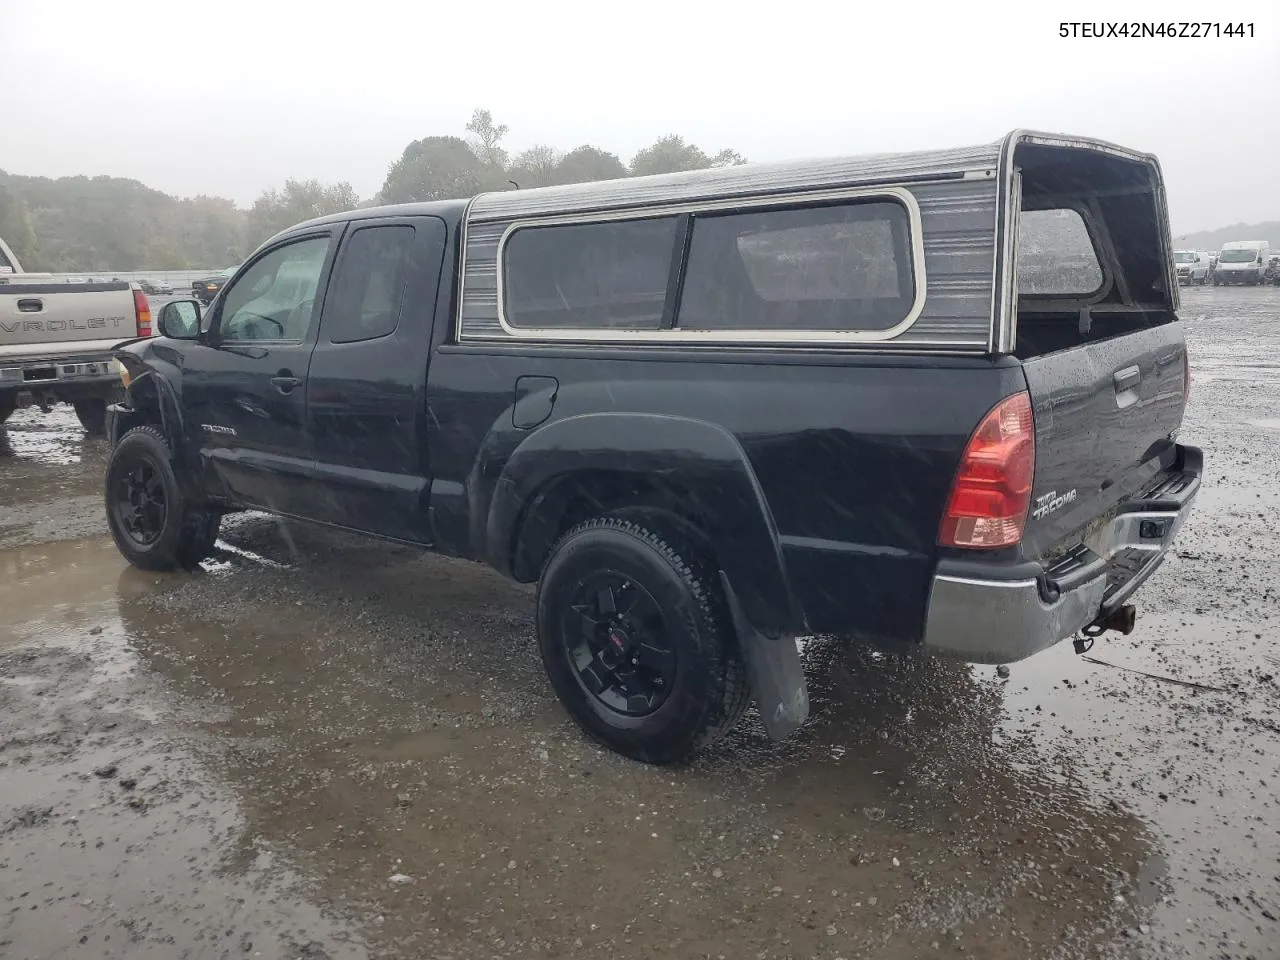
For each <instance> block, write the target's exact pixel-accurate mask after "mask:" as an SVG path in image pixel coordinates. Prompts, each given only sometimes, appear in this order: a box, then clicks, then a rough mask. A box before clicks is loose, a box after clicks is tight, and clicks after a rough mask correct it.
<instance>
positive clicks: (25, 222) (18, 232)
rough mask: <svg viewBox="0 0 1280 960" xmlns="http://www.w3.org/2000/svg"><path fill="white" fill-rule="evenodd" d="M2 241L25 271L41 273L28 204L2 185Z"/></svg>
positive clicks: (0, 189)
mask: <svg viewBox="0 0 1280 960" xmlns="http://www.w3.org/2000/svg"><path fill="white" fill-rule="evenodd" d="M0 240H3V241H4V242H5V243H6V244H8V246H9V249H10V250H12V251H13V255H14V256H15V257H17V258H18V266H20V267H22V269H24V270H29V271H39V269H40V251H39V248H38V247H37V246H36V234H35V230H34V229H33V228H32V226H31V214H30V212H29V211H28V210H27V205H26V203H24V202H23V200H22V198H21V197H20V196H18V195H16V194H15V193H14V192H13V191H12V190H10V189H9V188H8V187H7V186H6V185H4V184H3V183H0Z"/></svg>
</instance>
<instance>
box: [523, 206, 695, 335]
mask: <svg viewBox="0 0 1280 960" xmlns="http://www.w3.org/2000/svg"><path fill="white" fill-rule="evenodd" d="M676 224H677V218H675V217H657V218H653V219H647V220H614V221H606V222H602V223H574V224H555V225H549V226H545V227H521V228H518V229H516V230H515V231H514V232H513V233H512V234H511V235H510V236H509V237H508V238H507V240H506V244H505V249H504V256H503V267H502V269H503V293H502V306H503V315H504V317H505V319H506V322H507V323H508V324H510V325H511V326H513V327H524V328H570V329H614V330H618V329H621V330H657V329H658V328H659V326H660V324H661V322H662V309H663V305H664V303H665V302H666V297H667V281H668V279H669V277H670V273H671V260H672V256H673V253H674V248H675V242H676Z"/></svg>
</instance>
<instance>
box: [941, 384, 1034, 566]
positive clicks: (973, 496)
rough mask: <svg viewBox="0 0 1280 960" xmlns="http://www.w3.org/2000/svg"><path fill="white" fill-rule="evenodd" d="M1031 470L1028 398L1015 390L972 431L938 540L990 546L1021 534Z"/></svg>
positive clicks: (1031, 426) (1028, 502) (957, 544)
mask: <svg viewBox="0 0 1280 960" xmlns="http://www.w3.org/2000/svg"><path fill="white" fill-rule="evenodd" d="M1035 472H1036V436H1035V423H1034V420H1033V418H1032V415H1031V397H1030V396H1028V395H1027V394H1026V393H1015V394H1014V395H1013V396H1011V397H1006V398H1005V399H1003V400H1001V401H1000V402H999V403H998V404H996V405H995V406H994V407H993V408H992V409H991V411H990V412H989V413H988V414H987V415H986V416H985V417H983V418H982V422H981V423H980V424H978V428H977V429H976V430H974V431H973V435H972V436H971V437H970V438H969V443H968V444H967V445H966V446H965V448H964V455H963V456H962V457H961V458H960V466H959V468H958V469H957V470H956V479H955V483H954V484H953V485H952V487H951V498H950V499H949V500H948V501H947V511H946V513H945V514H944V515H943V518H942V528H941V530H940V531H939V533H938V542H939V543H940V544H942V546H944V547H972V548H977V549H988V550H989V549H994V548H998V547H1011V546H1013V545H1014V544H1016V543H1017V542H1018V541H1019V540H1021V539H1022V531H1023V528H1024V527H1025V526H1026V522H1027V509H1028V508H1029V507H1030V505H1031V482H1032V479H1033V478H1034V477H1035Z"/></svg>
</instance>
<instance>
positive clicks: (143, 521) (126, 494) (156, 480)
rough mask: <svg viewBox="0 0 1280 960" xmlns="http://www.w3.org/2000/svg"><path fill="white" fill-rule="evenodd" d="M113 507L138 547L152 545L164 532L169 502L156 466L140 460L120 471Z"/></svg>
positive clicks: (126, 533)
mask: <svg viewBox="0 0 1280 960" xmlns="http://www.w3.org/2000/svg"><path fill="white" fill-rule="evenodd" d="M110 504H111V510H112V511H113V512H114V514H115V520H116V521H117V522H118V523H119V525H120V529H121V530H122V531H123V532H124V533H125V535H126V536H127V537H129V539H130V540H132V541H133V542H134V543H136V544H137V545H138V546H140V547H149V546H152V545H153V544H155V542H156V541H157V540H159V539H160V536H161V534H163V533H164V528H165V523H166V521H167V520H168V517H169V503H168V499H167V498H166V497H165V492H164V484H163V483H162V482H161V480H160V473H159V471H158V470H157V469H156V467H155V465H154V464H151V463H149V462H147V461H146V460H142V459H138V460H134V461H133V462H131V463H130V464H128V466H127V467H126V469H124V470H121V471H119V472H118V474H117V476H116V480H115V489H114V491H113V496H112V497H111V500H110Z"/></svg>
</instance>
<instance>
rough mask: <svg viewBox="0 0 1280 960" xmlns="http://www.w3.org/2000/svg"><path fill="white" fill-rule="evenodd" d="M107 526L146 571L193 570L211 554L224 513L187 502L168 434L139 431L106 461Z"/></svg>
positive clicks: (129, 557)
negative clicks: (168, 441)
mask: <svg viewBox="0 0 1280 960" xmlns="http://www.w3.org/2000/svg"><path fill="white" fill-rule="evenodd" d="M104 495H105V498H106V508H107V526H108V527H109V528H110V529H111V536H112V539H114V540H115V542H116V547H117V548H118V549H119V550H120V553H121V554H123V556H124V558H125V559H126V560H128V561H129V562H130V563H131V564H133V565H134V566H135V567H141V568H142V569H143V570H174V569H177V568H184V569H191V568H192V567H195V566H196V565H197V564H198V563H199V562H200V561H201V560H203V559H204V558H205V557H207V556H209V555H210V554H211V553H212V552H213V547H214V543H215V542H216V541H217V539H218V528H219V526H220V525H221V522H222V515H221V513H219V512H218V511H216V510H211V509H209V508H206V507H202V506H200V505H197V504H191V503H188V502H187V499H186V497H184V496H183V493H182V488H181V486H180V485H179V483H178V478H177V475H176V474H175V473H174V471H173V458H172V455H171V454H170V451H169V444H168V443H166V442H165V439H164V435H163V434H162V433H161V432H160V431H159V430H157V429H156V428H155V427H151V426H143V427H135V428H134V429H133V430H130V431H129V432H128V433H126V434H125V435H124V436H123V437H121V438H120V442H119V443H118V444H116V446H115V448H114V449H113V450H112V451H111V459H110V460H109V461H108V462H107V473H106V483H105V490H104Z"/></svg>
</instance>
